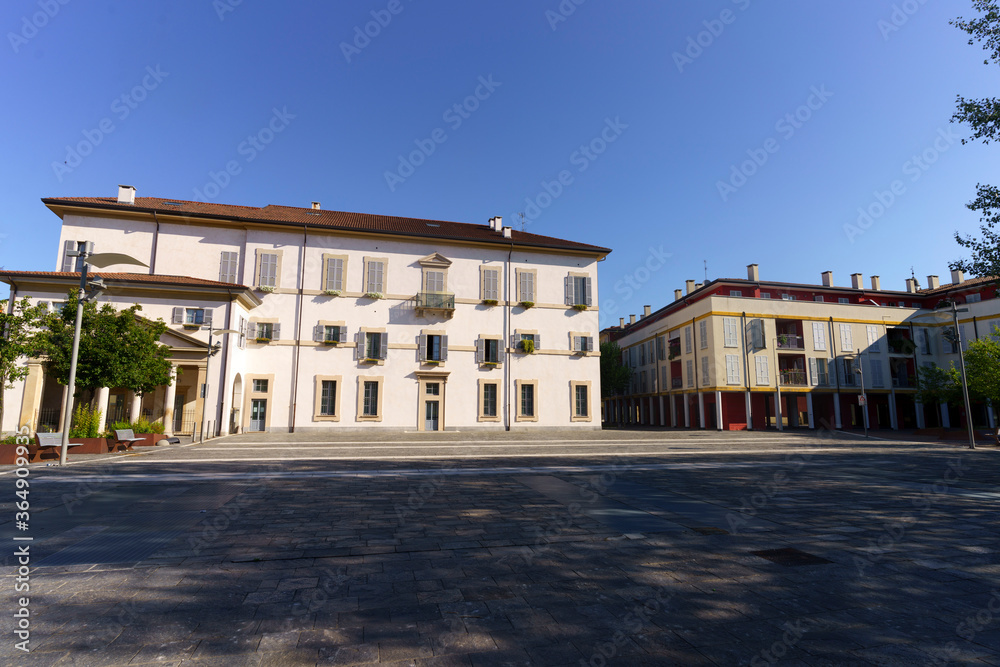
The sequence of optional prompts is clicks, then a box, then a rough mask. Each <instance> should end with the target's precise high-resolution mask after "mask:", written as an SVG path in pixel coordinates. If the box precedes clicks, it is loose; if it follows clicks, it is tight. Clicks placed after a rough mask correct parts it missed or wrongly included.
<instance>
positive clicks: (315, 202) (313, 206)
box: [312, 201, 320, 211]
mask: <svg viewBox="0 0 1000 667" xmlns="http://www.w3.org/2000/svg"><path fill="white" fill-rule="evenodd" d="M312 208H313V210H314V211H318V210H319V209H320V206H319V202H318V201H314V202H313V203H312Z"/></svg>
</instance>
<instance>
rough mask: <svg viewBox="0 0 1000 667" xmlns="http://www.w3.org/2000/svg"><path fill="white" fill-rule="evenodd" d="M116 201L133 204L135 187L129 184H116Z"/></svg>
mask: <svg viewBox="0 0 1000 667" xmlns="http://www.w3.org/2000/svg"><path fill="white" fill-rule="evenodd" d="M118 203H119V204H130V205H131V204H134V203H135V188H134V187H132V186H131V185H119V186H118Z"/></svg>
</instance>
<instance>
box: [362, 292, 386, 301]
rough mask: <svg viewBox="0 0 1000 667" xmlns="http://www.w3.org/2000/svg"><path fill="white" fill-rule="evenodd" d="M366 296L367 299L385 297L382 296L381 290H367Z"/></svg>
mask: <svg viewBox="0 0 1000 667" xmlns="http://www.w3.org/2000/svg"><path fill="white" fill-rule="evenodd" d="M365 298H366V299H374V300H376V301H377V300H379V299H381V298H383V296H382V293H381V292H365Z"/></svg>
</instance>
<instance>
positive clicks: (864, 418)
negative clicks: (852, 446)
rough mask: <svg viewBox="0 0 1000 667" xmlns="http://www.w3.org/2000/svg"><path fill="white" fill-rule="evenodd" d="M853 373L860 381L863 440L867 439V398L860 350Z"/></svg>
mask: <svg viewBox="0 0 1000 667" xmlns="http://www.w3.org/2000/svg"><path fill="white" fill-rule="evenodd" d="M854 372H855V373H857V374H858V378H860V379H861V407H862V410H861V421H862V423H863V424H864V425H865V438H867V437H868V397H867V396H865V374H864V372H863V371H862V370H861V350H858V365H857V366H855V367H854Z"/></svg>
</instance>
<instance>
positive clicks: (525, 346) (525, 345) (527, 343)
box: [521, 338, 535, 354]
mask: <svg viewBox="0 0 1000 667" xmlns="http://www.w3.org/2000/svg"><path fill="white" fill-rule="evenodd" d="M521 349H522V350H524V353H525V354H532V353H533V352H534V351H535V341H534V339H532V338H525V339H524V340H522V341H521Z"/></svg>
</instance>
